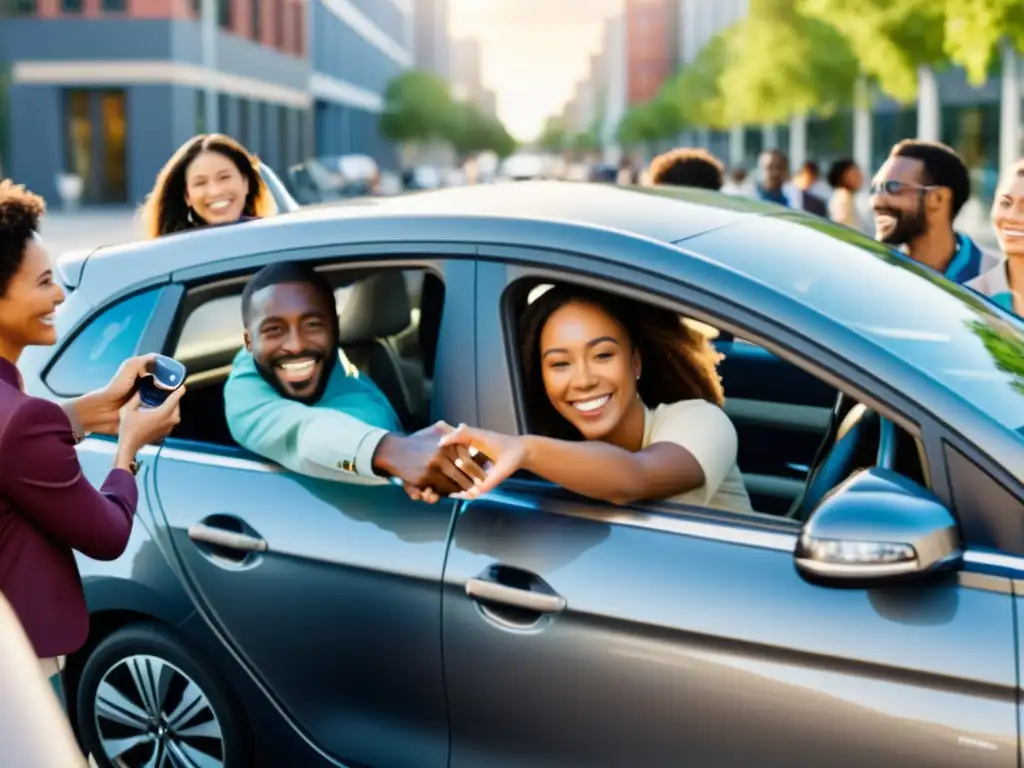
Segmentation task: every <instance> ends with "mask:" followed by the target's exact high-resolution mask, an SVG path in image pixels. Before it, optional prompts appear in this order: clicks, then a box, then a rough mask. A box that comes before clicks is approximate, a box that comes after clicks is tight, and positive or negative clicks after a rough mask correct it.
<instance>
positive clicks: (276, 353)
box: [224, 262, 483, 499]
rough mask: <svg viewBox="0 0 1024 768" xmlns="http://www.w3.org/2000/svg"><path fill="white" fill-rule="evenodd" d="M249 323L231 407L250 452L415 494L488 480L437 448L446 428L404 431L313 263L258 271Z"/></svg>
mask: <svg viewBox="0 0 1024 768" xmlns="http://www.w3.org/2000/svg"><path fill="white" fill-rule="evenodd" d="M242 322H243V324H244V326H245V334H244V338H245V348H244V349H242V350H241V351H240V352H239V353H238V355H237V356H236V357H235V360H234V363H233V365H232V367H231V374H230V376H229V377H228V381H227V384H226V385H225V387H224V405H225V410H226V413H227V421H228V427H229V429H230V430H231V435H232V437H234V439H235V441H236V442H237V443H238V444H239V445H241V446H242V447H243V448H245V449H247V450H249V451H252V452H253V453H255V454H257V455H259V456H262V457H264V458H266V459H269V460H271V461H275V462H277V463H278V464H281V465H282V466H283V467H285V468H286V469H290V470H291V471H293V472H298V473H300V474H303V475H309V476H311V477H319V478H323V479H327V480H339V479H344V480H347V481H351V482H362V483H384V482H388V481H389V479H391V478H398V479H400V480H401V481H402V482H403V483H404V484H405V486H406V488H407V489H408V490H409V491H410V494H411V495H413V496H414V497H417V498H418V497H419V496H420V494H421V492H422V491H425V490H428V489H429V490H430V493H429V494H425V497H426V498H429V499H433V498H436V496H437V494H441V495H447V494H449V493H454V492H456V491H460V490H467V489H469V488H470V487H472V485H473V483H474V481H475V480H477V479H480V478H482V477H483V472H482V470H481V469H480V468H479V466H478V465H477V464H476V462H474V461H467V460H466V457H465V456H462V455H461V454H460V453H455V452H453V451H452V450H451V449H450V448H441V447H439V446H438V440H439V439H440V437H441V435H443V434H445V433H446V432H447V431H449V430H450V429H451V428H450V427H448V426H447V425H444V424H435V425H434V426H431V427H427V428H426V429H423V430H420V431H419V432H416V433H414V434H412V435H403V434H401V424H400V423H399V420H398V417H397V416H396V415H395V411H394V409H393V408H392V407H391V404H390V403H389V402H388V400H387V398H386V397H385V396H384V394H383V393H382V392H381V391H380V390H379V389H378V388H377V386H376V385H375V384H374V383H373V382H372V381H370V380H369V379H368V378H367V377H365V376H362V375H361V374H360V373H359V371H358V370H356V369H355V368H354V367H353V366H352V365H351V364H350V363H349V362H348V360H346V359H345V357H344V355H342V354H341V353H340V350H339V349H338V342H337V339H338V314H337V307H336V304H335V298H334V292H333V291H332V290H331V287H330V285H329V284H328V283H327V280H326V279H325V278H324V277H323V276H322V275H321V274H320V273H318V272H316V271H315V270H314V269H312V268H311V267H310V266H308V265H306V264H302V263H299V262H278V263H276V264H271V265H269V266H267V267H264V268H263V269H262V270H260V272H258V273H257V274H256V275H255V276H254V277H253V279H252V280H251V281H249V283H248V285H246V287H245V290H244V291H243V293H242Z"/></svg>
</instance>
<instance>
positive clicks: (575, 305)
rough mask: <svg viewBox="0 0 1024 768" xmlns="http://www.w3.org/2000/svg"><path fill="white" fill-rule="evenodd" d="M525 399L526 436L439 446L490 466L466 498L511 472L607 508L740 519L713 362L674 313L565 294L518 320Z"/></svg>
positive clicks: (729, 435)
mask: <svg viewBox="0 0 1024 768" xmlns="http://www.w3.org/2000/svg"><path fill="white" fill-rule="evenodd" d="M523 328H524V334H523V339H524V350H523V369H524V370H523V373H524V379H525V391H524V396H525V401H526V408H527V414H528V418H529V422H530V425H531V427H532V428H533V429H534V430H536V434H531V435H522V436H512V435H502V434H497V433H494V432H487V431H485V430H480V429H474V428H470V427H466V426H465V425H462V426H460V427H459V428H458V429H457V430H456V431H454V432H452V433H450V434H448V435H445V436H444V437H443V438H442V439H441V443H442V444H443V445H455V444H460V445H467V446H471V447H472V448H476V449H477V450H478V451H480V452H481V453H483V454H484V455H485V456H487V457H488V458H490V459H491V464H490V465H488V467H487V476H486V479H485V480H484V481H482V482H481V483H480V484H479V485H478V486H477V487H475V488H474V489H473V490H471V491H469V492H468V493H465V494H460V495H461V496H462V497H464V498H475V497H477V496H479V495H481V494H483V493H486V492H487V491H489V490H491V489H493V488H494V487H495V486H497V485H498V484H499V483H500V482H501V481H502V480H504V479H506V478H507V477H509V476H510V475H512V474H513V473H514V472H516V471H517V470H519V469H525V470H527V471H530V472H533V473H534V474H536V475H540V476H541V477H543V478H546V479H547V480H550V481H551V482H553V483H556V484H558V485H561V486H563V487H565V488H568V489H569V490H571V491H574V492H576V493H579V494H582V495H584V496H589V497H591V498H594V499H600V500H603V501H609V502H611V503H613V504H630V503H632V502H636V501H640V500H669V501H674V502H680V503H683V504H691V505H699V506H708V507H715V508H718V509H724V510H732V511H737V512H750V511H751V506H750V498H749V497H748V495H747V491H746V489H745V488H744V486H743V480H742V478H741V477H740V472H739V469H738V468H737V466H736V451H737V437H736V430H735V428H734V427H733V425H732V422H731V421H730V420H729V417H728V416H726V415H725V412H724V411H723V410H722V408H721V406H722V402H723V400H724V397H723V394H722V385H721V381H720V379H719V377H718V373H717V371H716V366H717V362H718V359H719V356H718V355H717V353H716V352H715V350H714V348H713V347H712V346H711V344H710V343H709V342H708V340H707V338H706V337H705V336H704V335H702V334H701V333H700V332H698V331H696V330H694V329H692V328H690V327H689V326H687V325H685V324H684V323H683V322H682V321H681V319H680V318H679V316H678V315H676V314H675V313H673V312H669V311H667V310H662V309H658V308H656V307H651V306H647V305H644V304H640V303H637V302H634V301H630V300H627V299H623V298H620V297H615V296H611V295H608V294H604V293H598V292H594V291H589V290H586V289H583V288H577V287H574V286H560V287H556V288H552V289H550V290H548V291H547V292H546V293H544V294H543V295H541V296H540V297H539V298H537V299H536V300H535V301H534V302H533V303H532V304H530V306H529V307H528V308H527V311H526V313H525V316H524V318H523Z"/></svg>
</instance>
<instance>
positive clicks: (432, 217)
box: [63, 181, 788, 294]
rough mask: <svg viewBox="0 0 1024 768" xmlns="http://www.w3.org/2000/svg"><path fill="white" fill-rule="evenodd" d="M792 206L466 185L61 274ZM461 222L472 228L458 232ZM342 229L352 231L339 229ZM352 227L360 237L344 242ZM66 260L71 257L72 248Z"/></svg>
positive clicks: (140, 248) (634, 192)
mask: <svg viewBox="0 0 1024 768" xmlns="http://www.w3.org/2000/svg"><path fill="white" fill-rule="evenodd" d="M787 210H788V209H786V208H783V207H782V206H778V205H775V204H772V203H763V202H760V201H757V200H750V199H744V198H738V197H729V196H726V195H722V194H719V193H715V192H709V191H705V190H697V189H685V188H678V187H621V186H617V185H612V184H587V183H571V182H560V181H528V182H505V183H498V184H481V185H466V186H461V187H451V188H445V189H440V190H429V191H423V192H414V193H409V194H404V195H399V196H395V197H365V198H356V199H352V200H349V201H345V202H341V203H328V204H320V205H313V206H306V207H303V208H301V209H299V210H298V211H294V212H290V213H287V214H286V215H279V216H274V217H271V218H268V219H262V220H259V221H250V222H246V223H244V224H239V225H237V226H229V227H208V228H205V229H202V230H194V231H189V232H187V233H180V234H175V235H171V236H168V237H163V238H159V239H156V240H146V241H139V242H135V243H127V244H121V245H115V246H107V247H103V248H99V249H96V250H94V251H92V252H91V253H90V254H89V255H88V257H87V263H88V266H85V264H83V263H82V261H83V256H84V254H82V253H78V254H77V256H74V258H75V259H76V261H75V263H74V264H72V263H70V262H69V263H68V264H66V265H64V266H65V269H63V272H64V273H65V275H66V276H67V277H68V280H69V286H70V287H76V286H77V284H78V282H79V280H84V281H85V282H87V283H91V284H93V285H95V284H96V283H97V282H99V283H102V284H103V286H104V287H105V289H106V292H107V293H115V294H116V293H118V292H119V291H120V290H121V289H123V288H127V287H129V286H130V285H132V284H134V283H137V282H142V281H145V280H147V279H153V278H156V277H159V276H162V275H166V274H168V273H169V272H173V271H179V270H183V269H188V268H190V267H194V266H199V265H202V264H208V263H211V262H217V261H225V260H229V259H232V258H237V257H240V256H244V255H247V254H251V253H258V252H263V251H266V250H275V249H277V248H292V249H294V248H301V247H306V246H316V245H326V244H332V243H333V244H337V243H339V242H345V241H346V240H348V241H349V242H358V241H359V239H358V238H360V237H361V236H363V235H366V236H369V235H368V234H367V233H370V232H372V233H373V235H374V237H375V238H377V239H379V240H380V241H384V242H387V241H402V242H410V241H423V240H457V239H460V237H462V238H464V239H466V240H467V241H469V242H476V241H479V238H480V237H482V236H485V235H486V233H488V232H491V233H495V234H497V229H508V230H509V231H510V232H511V231H515V229H516V228H515V225H516V224H517V223H523V222H527V221H536V222H546V223H548V224H549V225H551V226H549V227H548V229H547V230H546V231H547V232H548V233H549V234H550V233H554V232H556V231H562V232H563V233H564V234H567V235H568V231H569V230H576V231H577V232H578V231H579V230H586V229H591V230H595V231H598V230H603V231H606V232H607V231H609V230H614V231H616V232H618V233H620V234H625V235H633V236H638V237H641V238H647V239H650V240H655V241H660V242H662V243H666V244H668V243H678V242H681V241H683V240H686V239H688V238H690V237H694V236H696V235H699V234H702V233H705V232H708V231H711V230H715V229H718V228H721V227H725V226H729V225H730V224H734V223H736V222H738V221H742V220H743V219H747V218H751V217H758V216H763V215H766V214H767V215H770V214H781V213H785V212H787ZM399 219H402V220H405V224H406V226H399V225H398V221H397V220H399ZM487 220H490V221H489V222H488V221H487ZM374 221H376V222H377V224H378V226H370V227H363V228H360V229H358V231H357V229H356V228H355V227H356V224H357V222H374ZM459 221H461V222H463V223H467V224H475V225H476V226H471V227H470V228H469V229H467V228H465V227H462V228H460V227H459V226H458V222H459ZM506 225H507V226H506ZM339 226H341V227H347V228H349V229H346V230H345V231H339V229H338V227H339ZM481 228H482V229H481ZM348 232H351V234H352V237H354V238H357V239H356V240H352V239H350V238H347V237H346V234H347V233H348ZM485 240H486V237H485ZM511 242H515V240H514V239H513V240H512V241H511ZM186 243H187V246H186ZM68 258H69V260H70V259H72V258H73V256H72V254H68ZM631 258H632V256H631V255H630V254H626V253H624V254H623V260H624V261H626V260H630V259H631ZM86 275H88V279H85V276H86Z"/></svg>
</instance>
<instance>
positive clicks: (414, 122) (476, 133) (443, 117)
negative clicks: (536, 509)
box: [380, 69, 516, 157]
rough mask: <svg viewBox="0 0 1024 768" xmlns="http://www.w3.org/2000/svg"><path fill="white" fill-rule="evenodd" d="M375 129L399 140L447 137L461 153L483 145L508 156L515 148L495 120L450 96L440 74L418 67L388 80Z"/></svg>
mask: <svg viewBox="0 0 1024 768" xmlns="http://www.w3.org/2000/svg"><path fill="white" fill-rule="evenodd" d="M380 131H381V134H382V135H383V136H385V137H386V138H388V139H390V140H391V141H395V142H398V143H415V142H428V141H436V140H440V141H447V142H448V143H449V144H451V145H452V148H453V149H454V150H455V152H456V153H457V154H459V155H460V156H462V157H465V156H467V155H471V154H475V153H477V152H482V151H484V150H491V151H493V152H495V153H496V154H497V155H499V156H501V157H507V156H508V155H510V154H512V152H513V151H515V147H516V142H515V139H513V138H512V136H511V135H509V133H508V131H507V130H505V126H504V125H502V124H501V122H500V121H498V120H497V119H495V118H493V117H491V116H489V115H485V114H484V113H483V112H481V111H480V109H479V108H478V107H477V106H476V105H474V104H470V103H465V102H458V101H455V100H454V99H453V98H452V95H451V90H450V89H449V87H448V84H447V83H446V82H445V81H444V80H443V79H441V78H440V77H438V76H437V75H435V74H433V73H432V72H427V71H424V70H418V69H412V70H407V71H405V72H403V73H402V74H400V75H398V76H397V77H395V78H394V79H392V80H391V82H389V83H388V86H387V88H386V89H385V92H384V111H383V113H382V114H381V118H380Z"/></svg>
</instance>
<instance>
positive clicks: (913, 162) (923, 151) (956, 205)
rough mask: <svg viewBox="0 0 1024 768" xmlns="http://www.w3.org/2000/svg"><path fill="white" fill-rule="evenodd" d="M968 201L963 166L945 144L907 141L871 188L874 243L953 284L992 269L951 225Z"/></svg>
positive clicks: (989, 258) (968, 187)
mask: <svg viewBox="0 0 1024 768" xmlns="http://www.w3.org/2000/svg"><path fill="white" fill-rule="evenodd" d="M970 195H971V181H970V176H969V174H968V172H967V166H966V165H965V164H964V161H963V160H962V159H961V158H960V156H959V155H958V154H957V153H956V152H955V151H953V149H951V148H950V147H947V146H946V145H945V144H940V143H939V142H935V141H922V140H919V139H907V140H906V141H901V142H899V143H898V144H897V145H896V146H894V147H893V148H892V151H891V152H890V153H889V157H888V159H887V160H886V161H885V163H884V164H883V165H882V167H881V168H880V169H879V171H878V173H877V174H876V176H875V180H874V182H873V183H872V184H871V207H872V209H873V210H874V214H875V239H876V240H879V241H881V242H883V243H888V244H889V245H898V246H902V247H903V248H904V249H905V251H906V253H907V255H908V256H910V257H911V258H912V259H914V260H915V261H919V262H921V263H922V264H925V265H927V266H929V267H931V268H932V269H934V270H935V271H937V272H940V273H942V274H943V275H945V276H946V277H947V278H949V279H950V280H953V281H954V282H957V283H966V282H967V281H969V280H973V279H974V278H976V277H977V276H978V275H979V274H981V273H982V272H984V271H986V270H987V269H989V268H990V267H992V266H994V264H995V263H996V261H997V259H995V258H994V257H992V256H990V255H988V254H986V253H985V252H984V251H982V250H981V249H980V248H979V247H978V246H977V244H976V243H975V242H974V241H973V240H971V238H969V237H967V235H964V234H960V233H957V232H956V231H955V230H954V229H953V222H954V221H955V220H956V217H957V214H959V213H960V209H961V208H963V206H964V203H966V202H967V199H968V198H969V197H970Z"/></svg>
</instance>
